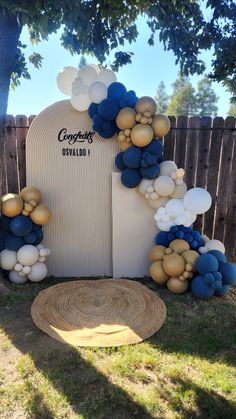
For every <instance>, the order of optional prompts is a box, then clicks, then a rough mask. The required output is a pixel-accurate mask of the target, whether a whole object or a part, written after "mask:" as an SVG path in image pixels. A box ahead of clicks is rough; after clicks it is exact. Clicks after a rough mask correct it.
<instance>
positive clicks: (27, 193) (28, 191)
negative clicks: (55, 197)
mask: <svg viewBox="0 0 236 419" xmlns="http://www.w3.org/2000/svg"><path fill="white" fill-rule="evenodd" d="M20 196H21V198H22V199H23V201H24V202H28V203H30V201H36V203H37V204H40V202H41V201H42V194H41V192H40V190H39V189H38V188H35V187H34V186H26V187H25V188H23V189H22V191H21V192H20Z"/></svg>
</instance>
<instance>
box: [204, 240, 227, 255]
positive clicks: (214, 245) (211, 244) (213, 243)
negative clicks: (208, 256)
mask: <svg viewBox="0 0 236 419" xmlns="http://www.w3.org/2000/svg"><path fill="white" fill-rule="evenodd" d="M205 247H206V248H207V251H208V252H209V251H210V250H219V251H220V252H222V253H225V246H224V245H223V243H222V242H221V241H220V240H216V239H212V240H207V242H206V244H205Z"/></svg>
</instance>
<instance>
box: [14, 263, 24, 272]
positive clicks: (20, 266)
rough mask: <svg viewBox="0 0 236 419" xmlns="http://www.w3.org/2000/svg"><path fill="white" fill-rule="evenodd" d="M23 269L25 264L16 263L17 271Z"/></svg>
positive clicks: (15, 268)
mask: <svg viewBox="0 0 236 419" xmlns="http://www.w3.org/2000/svg"><path fill="white" fill-rule="evenodd" d="M22 269H23V265H21V263H16V264H15V267H14V270H15V271H16V272H21V271H22Z"/></svg>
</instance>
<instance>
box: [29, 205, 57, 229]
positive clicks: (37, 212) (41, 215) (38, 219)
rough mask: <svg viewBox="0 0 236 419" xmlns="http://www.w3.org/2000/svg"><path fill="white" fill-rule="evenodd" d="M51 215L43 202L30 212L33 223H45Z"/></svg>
mask: <svg viewBox="0 0 236 419" xmlns="http://www.w3.org/2000/svg"><path fill="white" fill-rule="evenodd" d="M51 217H52V211H51V210H50V209H49V208H48V207H46V206H45V205H44V204H39V205H37V207H35V208H34V210H33V211H32V212H31V213H30V218H31V220H32V221H33V222H34V223H35V224H39V225H43V224H47V223H48V222H49V221H50V219H51Z"/></svg>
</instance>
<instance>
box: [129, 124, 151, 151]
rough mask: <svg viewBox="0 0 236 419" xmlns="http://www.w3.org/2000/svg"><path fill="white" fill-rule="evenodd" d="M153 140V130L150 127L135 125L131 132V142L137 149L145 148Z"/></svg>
mask: <svg viewBox="0 0 236 419" xmlns="http://www.w3.org/2000/svg"><path fill="white" fill-rule="evenodd" d="M152 139H153V129H152V127H151V126H150V125H143V124H137V125H135V126H134V127H133V129H132V131H131V141H132V143H133V144H134V145H136V146H137V147H145V146H146V145H148V144H150V142H151V141H152Z"/></svg>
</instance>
